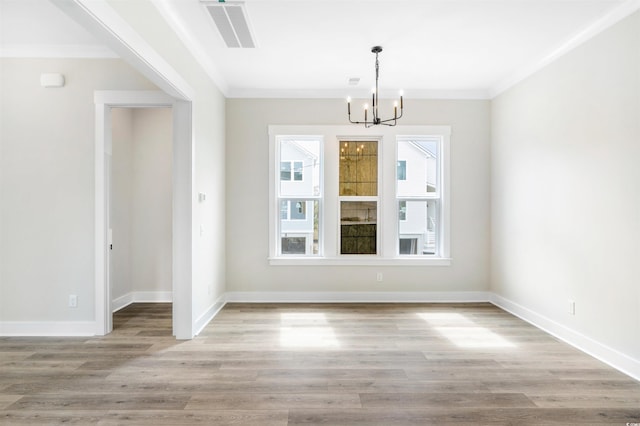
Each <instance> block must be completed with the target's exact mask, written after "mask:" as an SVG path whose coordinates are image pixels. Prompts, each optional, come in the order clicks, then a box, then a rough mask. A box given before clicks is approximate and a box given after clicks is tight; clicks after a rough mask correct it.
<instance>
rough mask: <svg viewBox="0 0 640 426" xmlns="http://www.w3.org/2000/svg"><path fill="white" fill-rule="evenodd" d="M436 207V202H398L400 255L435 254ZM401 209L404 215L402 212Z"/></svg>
mask: <svg viewBox="0 0 640 426" xmlns="http://www.w3.org/2000/svg"><path fill="white" fill-rule="evenodd" d="M403 206H404V207H403ZM437 207H438V201H437V200H428V201H426V200H420V201H413V200H406V201H399V202H398V218H399V223H398V229H399V230H400V234H399V235H398V238H399V243H398V247H399V253H400V254H417V255H425V254H436V246H437V245H436V241H437V232H438V214H437V212H438V210H437ZM403 208H404V213H403V212H402V209H403ZM402 217H404V219H402Z"/></svg>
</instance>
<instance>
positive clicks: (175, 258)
mask: <svg viewBox="0 0 640 426" xmlns="http://www.w3.org/2000/svg"><path fill="white" fill-rule="evenodd" d="M94 102H95V120H96V134H95V136H96V137H95V163H94V166H95V258H94V259H95V310H96V334H97V335H105V334H108V333H110V332H111V330H112V328H113V316H112V312H113V308H114V307H115V308H118V304H120V307H122V306H125V305H126V304H128V303H130V302H135V301H136V300H135V299H136V298H138V300H139V301H140V300H144V299H147V298H149V297H152V298H154V300H153V301H157V302H160V301H162V300H163V299H168V300H171V301H172V305H171V306H172V327H171V328H172V334H173V335H174V336H175V337H176V338H177V339H191V338H193V336H194V334H195V333H194V325H193V319H192V268H193V267H192V253H193V245H192V242H193V235H192V212H193V139H192V124H191V123H192V111H191V102H189V101H183V100H179V99H175V98H173V97H171V96H169V95H167V94H166V93H163V92H160V91H97V92H95V94H94ZM117 108H133V109H139V108H143V109H163V108H164V109H168V110H169V111H171V115H170V117H171V118H170V122H171V129H170V130H169V134H170V135H171V136H170V138H171V144H170V145H171V153H172V155H171V173H170V176H171V179H170V187H171V192H170V193H171V196H170V197H169V198H170V200H171V214H170V222H171V225H170V226H168V227H167V226H166V223H165V225H164V229H167V228H168V229H170V230H171V231H170V232H171V241H170V243H169V246H170V249H169V248H167V245H166V244H165V245H164V250H165V253H164V254H163V255H159V258H161V259H165V261H168V262H169V263H170V272H169V273H168V274H169V276H170V285H168V284H166V282H165V284H164V287H161V288H160V289H158V288H154V287H153V285H151V288H152V290H148V285H149V284H143V287H142V289H138V290H139V291H140V292H139V293H138V292H137V291H138V290H132V291H131V292H129V293H127V292H126V288H125V291H124V292H122V289H118V291H120V292H121V294H119V295H117V297H116V298H115V299H114V298H112V288H111V285H110V284H109V283H110V278H111V273H114V272H112V271H111V270H110V269H111V268H110V265H111V255H112V253H111V252H112V250H111V244H112V242H113V244H114V247H115V245H116V244H118V241H112V237H114V235H113V232H110V229H112V228H111V224H110V213H111V212H110V194H111V186H112V182H111V180H112V179H111V178H112V176H111V168H112V160H113V131H114V129H113V126H112V120H113V112H114V110H117ZM116 114H118V112H116ZM140 114H144V113H140ZM165 131H167V130H165ZM143 186H144V185H143ZM145 190H148V189H145ZM144 196H145V197H146V195H144ZM118 235H119V236H121V235H122V233H118ZM121 242H122V241H121ZM143 244H148V242H146V241H144V242H143ZM154 253H157V252H154ZM167 259H168V260H167ZM153 262H155V265H156V267H158V264H159V263H160V261H158V260H157V259H154V260H152V264H153ZM165 266H166V265H165ZM163 274H167V272H166V268H165V270H164V272H163ZM163 277H164V279H166V275H163ZM145 286H147V287H145ZM145 288H147V289H146V290H145ZM132 289H133V287H132ZM127 294H129V295H128V296H127ZM129 298H130V299H131V300H129ZM159 299H160V300H159ZM112 301H113V302H115V306H113V305H112Z"/></svg>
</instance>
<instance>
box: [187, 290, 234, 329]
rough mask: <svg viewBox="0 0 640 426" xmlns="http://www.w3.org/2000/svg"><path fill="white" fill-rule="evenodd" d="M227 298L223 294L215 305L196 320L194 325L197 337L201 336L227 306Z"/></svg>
mask: <svg viewBox="0 0 640 426" xmlns="http://www.w3.org/2000/svg"><path fill="white" fill-rule="evenodd" d="M226 304H227V302H226V297H225V295H224V294H223V295H222V296H220V297H219V298H218V299H217V300H216V301H215V302H213V304H212V305H211V306H210V307H209V309H207V310H206V311H205V312H204V313H203V314H202V315H200V317H199V318H198V319H197V320H196V322H195V324H194V327H193V328H194V330H195V336H197V335H198V334H200V332H201V331H202V330H203V329H204V328H205V327H206V326H207V325H208V324H209V323H210V322H211V320H213V319H214V318H215V316H216V315H218V313H219V312H220V311H221V310H222V308H224V305H226Z"/></svg>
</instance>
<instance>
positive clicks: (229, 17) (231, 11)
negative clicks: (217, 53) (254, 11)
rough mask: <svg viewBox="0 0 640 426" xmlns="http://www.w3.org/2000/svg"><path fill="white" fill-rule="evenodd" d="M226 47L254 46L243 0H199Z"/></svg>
mask: <svg viewBox="0 0 640 426" xmlns="http://www.w3.org/2000/svg"><path fill="white" fill-rule="evenodd" d="M201 3H202V4H203V5H204V7H205V8H206V9H207V12H209V15H210V16H211V19H213V23H214V24H215V25H216V28H217V29H218V32H219V33H220V35H221V36H222V39H223V40H224V42H225V44H226V45H227V47H232V48H235V47H242V48H254V47H256V43H255V41H254V37H253V33H252V31H251V27H250V26H249V20H248V19H247V10H246V7H245V5H244V2H243V1H215V0H201Z"/></svg>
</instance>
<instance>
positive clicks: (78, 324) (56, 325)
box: [0, 321, 96, 337]
mask: <svg viewBox="0 0 640 426" xmlns="http://www.w3.org/2000/svg"><path fill="white" fill-rule="evenodd" d="M95 330H96V323H95V322H93V321H6V322H0V336H8V337H11V336H21V337H25V336H28V337H75V336H94V335H95Z"/></svg>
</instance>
